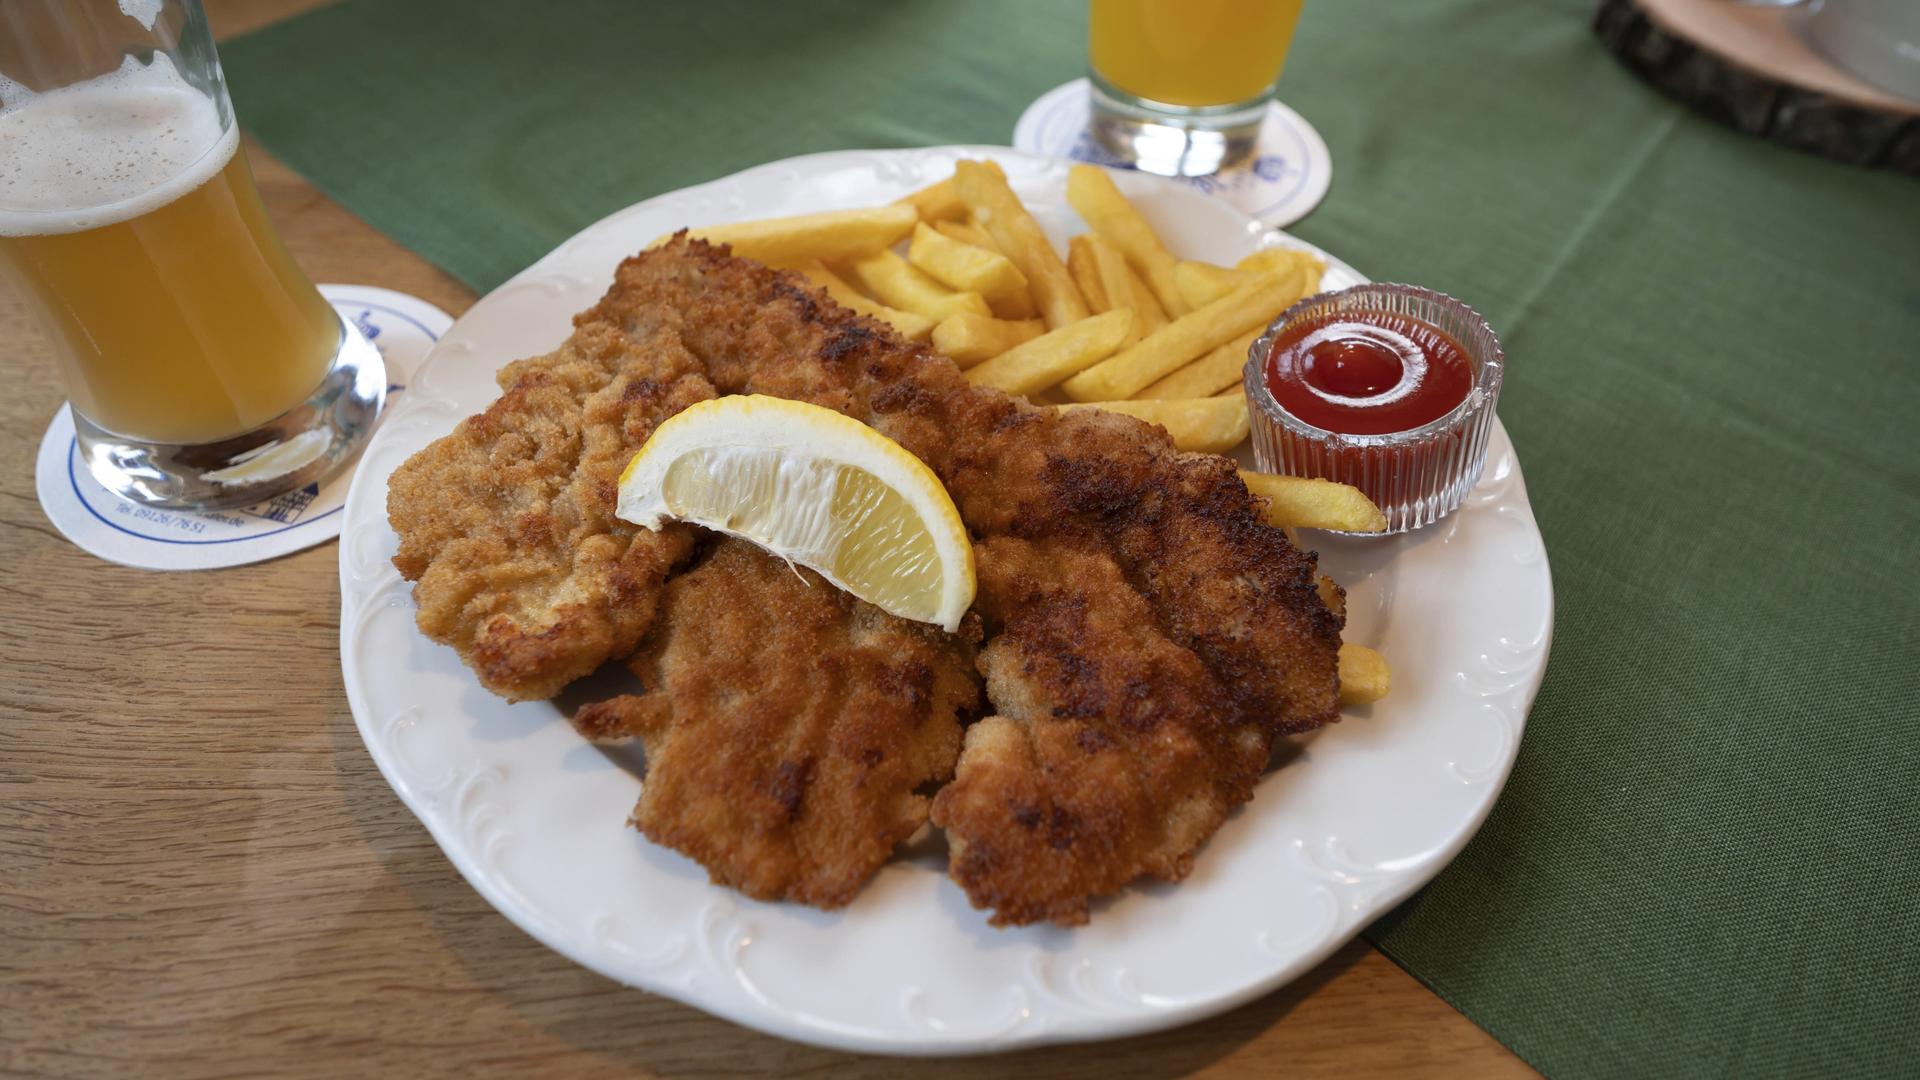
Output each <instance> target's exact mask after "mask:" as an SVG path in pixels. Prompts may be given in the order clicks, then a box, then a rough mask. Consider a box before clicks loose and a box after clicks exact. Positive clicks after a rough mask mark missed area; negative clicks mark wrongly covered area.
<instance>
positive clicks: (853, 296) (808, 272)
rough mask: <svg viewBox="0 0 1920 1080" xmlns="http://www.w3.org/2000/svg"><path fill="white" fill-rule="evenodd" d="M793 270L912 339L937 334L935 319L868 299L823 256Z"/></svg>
mask: <svg viewBox="0 0 1920 1080" xmlns="http://www.w3.org/2000/svg"><path fill="white" fill-rule="evenodd" d="M791 269H792V270H794V271H795V272H797V273H799V274H800V275H802V276H803V277H805V278H806V279H807V280H808V281H811V282H813V283H814V284H815V285H818V286H820V288H822V289H824V290H826V293H827V295H828V296H831V297H833V299H834V302H835V303H837V304H839V305H840V306H841V307H844V308H847V309H849V310H851V311H857V312H859V313H860V314H862V315H869V316H872V317H873V318H876V319H879V320H880V321H881V322H884V323H887V324H888V325H890V326H892V327H893V328H894V329H895V330H896V331H898V332H899V334H900V336H901V337H904V338H906V339H907V340H909V341H925V340H927V338H928V336H929V335H931V334H932V333H933V320H932V319H929V318H927V317H926V316H925V315H917V314H915V313H913V312H911V311H901V310H899V309H898V308H890V307H888V306H887V305H885V304H882V303H878V302H876V301H873V300H869V299H867V298H866V297H865V296H864V295H862V294H861V293H860V291H859V290H858V289H855V288H854V287H853V286H851V285H849V284H847V283H846V282H845V281H844V280H842V279H841V277H840V275H838V274H836V273H834V272H833V271H831V270H829V269H827V268H826V265H825V264H823V263H822V262H821V261H820V260H819V259H808V260H806V261H805V262H800V263H795V264H794V265H793V266H792V267H791Z"/></svg>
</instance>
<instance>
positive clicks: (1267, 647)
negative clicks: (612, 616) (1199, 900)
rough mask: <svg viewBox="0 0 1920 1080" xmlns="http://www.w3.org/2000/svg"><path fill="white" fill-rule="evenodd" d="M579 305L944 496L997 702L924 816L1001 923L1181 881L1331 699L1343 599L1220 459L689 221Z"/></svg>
mask: <svg viewBox="0 0 1920 1080" xmlns="http://www.w3.org/2000/svg"><path fill="white" fill-rule="evenodd" d="M594 315H595V317H597V318H602V319H606V320H608V321H611V322H613V323H615V324H616V325H621V326H653V327H660V328H668V327H670V328H672V329H673V331H674V332H675V333H677V335H678V338H679V341H680V343H681V344H682V345H683V346H684V347H685V348H686V350H687V351H688V352H690V353H691V354H692V355H694V356H695V357H697V358H698V359H699V360H700V362H701V363H702V364H703V365H704V368H705V371H706V374H707V378H708V379H709V381H710V382H711V383H712V385H713V387H714V389H715V391H716V392H718V393H721V394H735V393H759V394H771V395H774V396H778V397H788V398H794V399H797V400H801V401H808V402H812V403H814V404H817V405H824V406H827V407H830V408H835V409H838V410H840V411H842V412H844V413H847V414H849V415H851V416H854V417H855V418H857V419H860V420H862V421H865V422H866V423H869V424H871V425H872V426H874V427H875V428H877V429H879V430H880V431H881V432H882V433H884V434H886V435H888V436H889V437H891V438H893V439H894V440H896V441H897V442H899V443H900V444H901V445H903V446H905V447H906V448H907V449H908V450H909V451H911V452H912V453H914V454H915V455H917V456H918V457H920V458H921V459H922V460H923V461H925V462H927V464H928V465H929V466H931V467H932V468H933V469H934V471H935V472H936V473H938V474H939V476H940V478H941V480H942V482H943V483H945V484H946V486H947V489H948V490H949V492H951V493H952V495H953V497H954V500H955V502H956V504H957V505H958V506H959V509H960V513H961V516H962V518H963V519H964V520H965V521H966V524H967V526H968V528H969V530H970V531H971V532H972V533H973V535H974V536H975V538H976V541H977V547H976V553H975V554H976V562H977V564H978V566H979V573H980V594H979V599H978V601H977V602H976V611H978V612H979V614H980V615H981V617H982V620H983V629H984V631H985V635H986V645H985V647H984V648H983V650H982V654H981V662H982V666H983V668H984V669H985V671H986V674H987V676H988V698H989V702H990V704H991V711H993V712H996V713H998V714H999V716H998V718H997V719H996V720H993V721H990V722H989V721H983V722H982V723H980V724H976V725H975V726H974V728H973V729H972V730H971V731H970V732H969V734H968V738H967V751H966V753H965V754H964V755H963V757H962V760H961V764H960V768H959V770H958V773H957V775H956V777H955V779H954V781H953V783H951V784H949V785H948V786H947V787H946V788H945V789H943V790H942V792H941V793H940V795H939V796H938V797H937V799H936V800H935V805H934V810H933V819H934V822H935V823H936V824H938V825H940V826H941V827H942V828H944V829H946V830H947V832H948V834H949V839H950V842H951V843H952V846H953V849H954V852H955V858H954V860H953V864H952V873H953V876H954V878H955V880H956V881H958V882H959V883H960V884H961V886H962V887H963V888H965V889H966V890H967V892H968V895H969V896H970V898H971V899H972V900H973V901H974V903H975V904H976V905H980V906H985V907H992V908H993V909H994V910H995V915H994V921H995V922H996V923H1025V922H1033V921H1039V920H1052V921H1055V922H1060V923H1067V924H1072V923H1077V922H1083V921H1085V919H1086V916H1087V910H1088V900H1089V899H1090V898H1091V897H1093V896H1098V895H1103V894H1106V893H1110V892H1113V891H1115V890H1117V889H1119V888H1120V887H1122V886H1124V885H1125V883H1126V882H1128V881H1130V880H1132V879H1133V878H1135V877H1138V876H1140V875H1142V874H1151V875H1153V876H1157V877H1162V878H1165V879H1168V880H1177V879H1179V878H1180V877H1182V876H1184V875H1185V874H1186V872H1187V871H1188V869H1189V868H1190V867H1191V861H1192V855H1193V852H1194V850H1195V849H1197V848H1198V846H1199V845H1200V844H1201V843H1203V842H1204V841H1205V840H1206V838H1207V837H1208V836H1210V835H1211V834H1212V833H1213V831H1214V829H1216V828H1217V827H1218V825H1219V823H1220V821H1222V820H1224V818H1225V815H1226V813H1227V811H1228V810H1230V809H1231V808H1232V807H1233V806H1235V805H1238V804H1239V803H1242V802H1244V801H1246V800H1247V799H1248V798H1249V797H1251V794H1252V788H1253V784H1254V781H1255V780H1257V778H1258V776H1259V773H1260V769H1261V768H1262V767H1263V766H1264V764H1265V762H1266V760H1267V757H1268V754H1269V752H1270V750H1271V748H1272V744H1273V741H1274V740H1275V739H1276V738H1277V737H1278V736H1279V735H1281V734H1282V733H1285V732H1290V731H1303V730H1307V729H1309V728H1313V727H1317V726H1319V725H1321V724H1325V723H1328V722H1331V721H1332V720H1334V719H1336V718H1337V715H1338V714H1337V702H1336V692H1337V674H1336V670H1337V660H1336V656H1337V652H1338V649H1339V638H1340V626H1341V619H1340V617H1339V616H1338V615H1336V614H1335V613H1334V612H1332V611H1330V610H1328V607H1327V605H1326V604H1325V603H1324V602H1323V601H1322V599H1321V596H1320V594H1319V591H1318V588H1317V585H1318V582H1317V579H1316V574H1315V568H1314V560H1313V558H1312V557H1311V556H1310V555H1307V554H1305V553H1303V552H1301V551H1299V550H1298V549H1296V548H1295V547H1294V546H1293V545H1292V544H1291V543H1289V542H1288V541H1287V540H1286V538H1285V536H1284V535H1283V534H1282V533H1281V531H1280V530H1278V529H1275V528H1272V527H1270V526H1268V525H1267V524H1266V523H1265V521H1264V518H1263V515H1262V514H1261V506H1260V504H1259V503H1258V501H1257V500H1256V499H1255V498H1254V497H1253V496H1252V495H1251V494H1250V493H1249V492H1248V491H1247V488H1246V486H1245V485H1244V484H1243V483H1242V482H1241V481H1240V479H1239V477H1238V475H1237V474H1236V472H1235V469H1234V466H1233V464H1232V463H1231V462H1229V461H1227V460H1226V459H1224V458H1220V457H1215V456H1211V455H1198V454H1182V453H1180V452H1178V451H1176V450H1175V449H1174V448H1173V446H1172V444H1171V442H1170V441H1169V440H1168V438H1167V436H1166V434H1165V432H1164V431H1162V430H1160V429H1157V428H1154V427H1150V426H1148V425H1146V424H1143V423H1141V422H1139V421H1137V420H1134V419H1131V418H1129V417H1124V416H1119V415H1114V414H1108V413H1100V412H1097V411H1091V410H1089V411H1076V412H1071V413H1061V412H1059V411H1058V410H1055V409H1049V408H1038V407H1034V406H1031V405H1028V404H1026V403H1025V402H1024V401H1020V400H1017V399H1014V398H1009V397H1007V396H1006V395H1004V394H1001V393H999V392H997V391H993V390H988V389H978V388H974V387H972V386H970V385H968V383H967V382H966V380H965V378H964V377H962V376H961V374H960V373H959V371H958V369H957V368H955V367H954V365H953V364H952V362H951V361H948V360H946V359H945V358H943V357H940V356H937V355H935V354H933V353H931V352H929V351H927V350H926V349H924V348H921V347H918V346H915V345H912V344H909V343H907V342H905V341H903V340H901V339H900V338H898V337H897V336H895V335H894V334H893V333H891V332H890V331H889V330H888V329H887V328H886V327H884V326H882V325H880V324H879V323H876V322H873V321H871V320H868V319H866V318H863V317H861V316H857V315H855V314H853V313H851V312H849V311H846V310H844V309H842V308H840V307H838V306H837V305H835V304H834V303H833V302H832V301H831V300H829V299H827V298H826V297H825V295H824V294H821V293H818V292H815V291H813V290H812V289H811V288H809V287H808V286H807V285H806V284H805V283H804V282H803V281H801V279H799V278H796V277H794V276H793V275H790V274H783V273H778V272H775V271H772V270H769V269H767V268H765V267H763V266H761V265H759V264H757V263H753V262H749V261H746V260H741V259H734V258H731V257H729V256H727V255H726V254H724V251H723V250H722V249H716V248H713V247H709V246H707V245H705V244H703V243H700V242H698V241H688V240H686V239H684V238H681V239H677V240H675V241H673V242H672V243H669V244H667V245H665V246H663V247H660V248H656V249H654V250H651V251H648V252H645V253H643V254H642V255H640V256H638V257H636V258H633V259H629V260H627V261H626V262H625V263H623V264H622V265H621V267H620V268H619V270H618V272H617V274H616V278H615V284H614V287H613V288H612V289H611V290H610V291H609V292H608V293H607V295H606V296H605V298H603V299H602V300H601V302H600V304H599V305H598V306H597V307H596V308H595V309H594ZM793 662H795V663H804V662H805V661H804V659H801V658H796V659H795V660H794V661H793ZM976 733H977V734H976ZM1089 784H1091V785H1096V787H1095V788H1094V789H1093V790H1083V789H1084V788H1085V786H1086V785H1089Z"/></svg>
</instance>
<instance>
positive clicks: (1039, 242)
mask: <svg viewBox="0 0 1920 1080" xmlns="http://www.w3.org/2000/svg"><path fill="white" fill-rule="evenodd" d="M953 183H954V188H955V189H956V190H957V191H959V193H960V198H961V199H963V200H964V201H965V202H966V204H967V209H968V210H969V211H970V212H971V213H972V214H973V217H974V220H975V221H977V222H979V224H980V226H981V227H982V228H984V229H986V230H987V232H988V233H990V234H992V236H993V242H994V244H995V245H996V246H998V247H999V248H1000V252H1001V254H1003V255H1005V256H1006V257H1007V258H1009V259H1012V260H1013V265H1015V266H1017V267H1019V268H1020V272H1021V273H1022V274H1025V275H1026V276H1027V287H1028V288H1030V289H1032V290H1033V299H1034V302H1035V303H1036V304H1037V305H1038V306H1039V308H1040V314H1041V316H1042V317H1043V318H1045V319H1046V320H1047V327H1048V328H1049V329H1052V330H1059V329H1060V328H1062V327H1064V326H1067V325H1069V324H1071V323H1077V322H1079V321H1080V320H1082V319H1084V318H1086V317H1087V316H1088V315H1091V314H1092V312H1090V311H1088V310H1087V302H1086V300H1084V299H1083V298H1082V297H1081V296H1080V289H1079V287H1078V286H1076V285H1074V283H1073V276H1072V275H1071V274H1069V273H1067V264H1066V263H1064V262H1061V261H1060V256H1059V255H1058V254H1056V253H1055V252H1054V250H1053V245H1052V244H1049V243H1048V242H1047V236H1046V234H1045V233H1043V232H1041V231H1040V224H1039V223H1038V222H1036V221H1034V220H1033V215H1031V214H1029V213H1027V208H1026V207H1024V206H1022V205H1020V200H1019V199H1018V198H1016V197H1015V196H1014V194H1013V189H1012V188H1010V187H1008V186H1007V179H1006V177H1005V176H1002V175H1001V174H1000V173H999V172H998V171H997V170H993V169H989V168H987V166H986V165H985V164H983V163H981V162H978V161H962V162H959V163H957V164H956V165H955V166H954V168H953Z"/></svg>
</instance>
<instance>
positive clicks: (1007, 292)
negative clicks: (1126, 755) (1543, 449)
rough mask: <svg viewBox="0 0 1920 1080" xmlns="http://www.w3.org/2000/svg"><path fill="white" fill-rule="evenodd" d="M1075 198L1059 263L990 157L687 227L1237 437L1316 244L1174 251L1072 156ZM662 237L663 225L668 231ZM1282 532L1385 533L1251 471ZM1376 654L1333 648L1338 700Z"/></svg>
mask: <svg viewBox="0 0 1920 1080" xmlns="http://www.w3.org/2000/svg"><path fill="white" fill-rule="evenodd" d="M1067 202H1068V204H1069V205H1071V206H1072V207H1073V209H1074V211H1075V212H1076V213H1078V214H1079V215H1080V217H1081V219H1082V220H1083V221H1085V222H1086V224H1087V226H1088V227H1089V230H1090V231H1089V232H1086V233H1083V234H1081V235H1078V236H1075V237H1073V239H1072V241H1071V242H1070V243H1069V244H1068V246H1067V253H1066V258H1064V259H1062V258H1061V256H1060V253H1059V252H1057V251H1055V250H1054V248H1053V245H1052V244H1051V243H1049V242H1048V240H1047V238H1046V235H1045V233H1044V232H1042V231H1041V228H1040V225H1039V223H1038V222H1036V221H1035V220H1034V219H1033V215H1032V214H1030V213H1029V212H1028V211H1027V208H1026V207H1025V206H1024V205H1022V204H1021V202H1020V199H1019V198H1018V197H1017V196H1016V195H1015V194H1014V193H1013V189H1012V188H1011V187H1009V186H1008V184H1007V178H1006V174H1005V173H1004V172H1002V171H1001V169H1000V167H999V166H998V165H996V164H995V163H993V162H991V161H961V162H958V163H957V164H956V165H955V166H954V170H953V175H952V176H951V177H949V178H947V179H945V180H942V181H940V182H939V183H937V184H933V185H931V186H929V187H925V188H922V189H921V190H919V191H916V192H914V193H913V194H911V195H908V196H906V197H905V198H903V199H901V200H899V201H898V202H896V203H892V204H890V205H887V206H876V207H868V208H865V209H859V210H836V211H829V212H825V213H818V214H803V215H800V216H798V217H789V218H774V219H767V220H761V221H748V222H741V223H738V224H731V225H718V226H712V227H709V228H702V229H694V230H692V235H694V236H697V237H700V238H701V239H705V240H708V241H712V242H715V243H726V244H730V245H732V247H733V251H734V254H736V255H740V256H743V257H746V258H751V259H758V260H759V261H761V262H764V263H767V264H768V265H770V266H775V267H779V268H783V269H789V270H793V271H795V272H797V273H799V274H801V275H803V276H804V277H806V278H807V279H808V280H809V281H811V282H813V283H814V284H815V285H817V286H818V287H820V288H821V289H823V290H824V291H825V292H826V293H827V294H828V295H830V296H831V297H833V299H834V300H835V301H836V302H838V303H840V304H841V305H843V306H845V307H847V308H850V309H852V310H854V311H857V312H859V313H861V314H863V315H868V316H871V317H873V318H875V319H879V320H881V321H883V322H885V323H888V324H889V325H891V326H892V327H893V328H894V329H895V330H897V331H898V332H899V333H900V334H901V335H902V336H904V337H907V338H909V339H911V340H914V341H924V342H929V343H930V344H931V345H932V346H933V348H934V349H936V350H937V351H939V352H941V353H943V354H945V355H946V356H949V357H951V358H952V359H953V361H954V362H955V363H956V364H958V365H959V366H960V367H961V369H962V370H964V371H965V372H966V375H967V379H968V380H969V381H970V382H972V383H973V384H974V385H976V386H991V387H996V388H998V389H1001V390H1004V391H1006V392H1008V393H1010V394H1024V395H1026V396H1027V397H1029V398H1031V399H1033V400H1034V401H1036V402H1039V403H1043V404H1055V405H1061V406H1063V407H1066V408H1096V409H1107V410H1110V411H1112V412H1119V413H1125V414H1127V415H1129V416H1135V417H1138V418H1140V419H1142V420H1145V421H1147V422H1148V423H1153V424H1158V425H1160V426H1161V427H1164V428H1165V429H1166V430H1167V433H1168V434H1169V435H1171V436H1172V437H1173V442H1174V445H1175V446H1177V447H1179V448H1180V449H1182V450H1192V451H1200V452H1206V453H1225V452H1226V451H1228V450H1231V449H1233V448H1234V447H1235V446H1237V445H1239V444H1240V443H1241V441H1243V440H1244V439H1246V437H1247V428H1248V416H1247V401H1246V397H1245V395H1244V394H1243V393H1242V391H1241V386H1240V381H1241V369H1242V367H1243V366H1244V365H1245V363H1246V359H1247V351H1248V350H1249V349H1250V348H1251V347H1252V345H1253V341H1254V339H1255V338H1256V337H1258V336H1259V334H1260V332H1261V331H1262V330H1264V329H1265V328H1266V326H1267V324H1268V323H1270V322H1272V321H1273V319H1274V318H1275V317H1276V316H1278V315H1279V314H1280V312H1282V311H1284V310H1286V309H1287V308H1288V307H1290V306H1291V305H1292V304H1293V303H1295V302H1296V301H1298V300H1299V299H1300V298H1301V297H1303V296H1307V295H1309V294H1311V293H1314V292H1317V291H1319V288H1320V276H1321V274H1322V273H1323V272H1324V271H1325V269H1326V267H1325V265H1324V264H1323V263H1322V262H1321V261H1320V260H1319V259H1318V258H1315V257H1314V256H1313V255H1312V254H1311V253H1310V252H1306V251H1300V250H1295V249H1291V248H1267V249H1264V250H1261V251H1258V252H1255V253H1254V254H1252V255H1249V256H1247V257H1246V258H1244V259H1242V260H1240V262H1239V263H1238V264H1237V265H1235V266H1232V267H1226V266H1215V265H1212V264H1210V263H1205V262H1195V261H1191V260H1182V259H1179V258H1176V257H1175V256H1174V255H1173V253H1172V252H1170V251H1169V250H1168V249H1167V246H1166V244H1165V243H1163V242H1162V241H1161V239H1160V237H1159V236H1158V235H1156V234H1155V233H1154V231H1153V228H1152V227H1151V226H1150V225H1148V224H1147V220H1146V218H1145V217H1143V216H1142V215H1141V213H1140V211H1139V210H1138V209H1137V208H1135V207H1134V206H1133V204H1132V203H1130V202H1128V201H1127V199H1126V197H1125V196H1124V195H1122V194H1121V193H1120V190H1119V188H1118V187H1116V186H1115V185H1114V182H1113V178H1112V176H1111V175H1110V174H1109V173H1108V172H1107V171H1106V170H1105V169H1102V168H1099V167H1097V166H1092V165H1076V166H1074V167H1073V168H1072V170H1071V171H1070V172H1069V173H1068V177H1067ZM664 239H665V238H662V240H664ZM1242 476H1243V478H1244V479H1245V480H1246V481H1247V486H1248V488H1249V489H1250V490H1251V491H1252V492H1253V493H1254V494H1256V495H1259V496H1261V497H1263V498H1265V499H1266V500H1267V507H1268V509H1267V514H1268V520H1269V521H1270V522H1271V523H1272V524H1274V525H1276V526H1279V527H1281V528H1285V529H1288V530H1289V535H1291V530H1292V529H1296V528H1318V529H1338V530H1342V531H1345V532H1379V531H1381V530H1383V529H1385V528H1386V517H1385V515H1383V514H1382V513H1381V512H1380V509H1379V508H1378V507H1377V506H1375V505H1374V504H1373V502H1372V501H1371V500H1369V499H1368V498H1367V497H1366V496H1365V495H1364V494H1362V493H1361V492H1360V491H1359V490H1357V489H1355V488H1352V487H1348V486H1347V485H1345V484H1336V483H1332V482H1329V481H1326V480H1311V479H1305V478H1301V477H1290V476H1268V475H1262V474H1257V473H1243V474H1242ZM1389 681H1390V675H1389V672H1388V670H1387V664H1386V661H1385V660H1384V659H1383V658H1382V657H1381V656H1380V654H1379V653H1377V652H1374V651H1373V650H1371V649H1366V648H1363V647H1361V646H1355V645H1343V646H1342V647H1341V651H1340V691H1341V693H1340V698H1341V703H1342V704H1348V705H1352V704H1365V703H1367V702H1371V701H1375V700H1378V699H1379V698H1380V697H1382V696H1384V695H1385V694H1386V692H1387V687H1388V684H1389Z"/></svg>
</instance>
